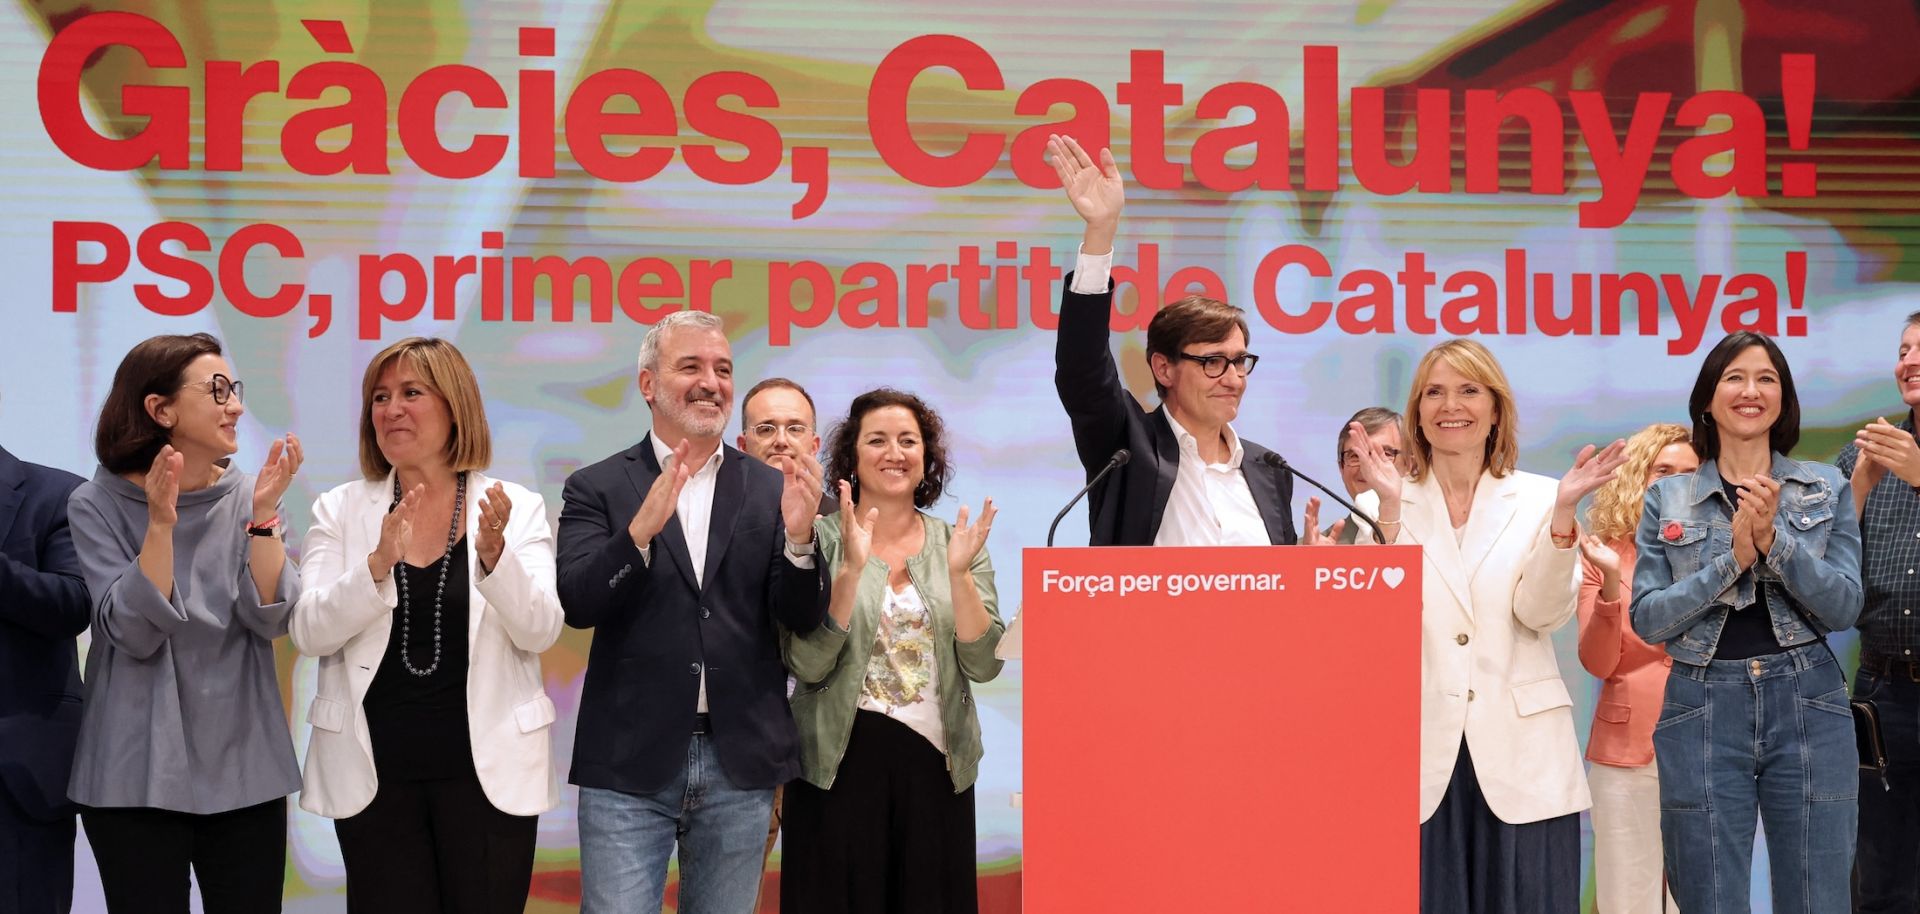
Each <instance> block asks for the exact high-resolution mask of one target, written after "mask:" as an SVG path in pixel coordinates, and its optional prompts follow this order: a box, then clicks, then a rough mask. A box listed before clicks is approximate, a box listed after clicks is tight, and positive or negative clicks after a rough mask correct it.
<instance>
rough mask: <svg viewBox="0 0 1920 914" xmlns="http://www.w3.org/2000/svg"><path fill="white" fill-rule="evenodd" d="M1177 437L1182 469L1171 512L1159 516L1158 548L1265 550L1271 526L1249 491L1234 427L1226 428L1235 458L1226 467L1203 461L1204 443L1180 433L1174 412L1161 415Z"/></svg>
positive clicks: (1169, 506) (1155, 540) (1169, 507)
mask: <svg viewBox="0 0 1920 914" xmlns="http://www.w3.org/2000/svg"><path fill="white" fill-rule="evenodd" d="M1161 415H1164V416H1166V417H1167V424H1168V425H1170V426H1172V427H1173V437H1174V439H1175V440H1177V441H1179V442H1180V468H1179V470H1178V471H1177V472H1176V473H1175V475H1174V479H1173V492H1172V494H1170V495H1168V496H1167V510H1166V511H1165V512H1163V513H1162V514H1161V515H1160V530H1159V532H1157V533H1155V534H1154V535H1153V544H1154V545H1155V546H1266V545H1270V544H1271V543H1272V542H1273V541H1272V540H1271V539H1269V538H1268V537H1267V522H1266V521H1265V520H1264V519H1262V518H1261V517H1260V507H1259V506H1258V505H1256V504H1254V503H1253V490H1252V489H1250V488H1248V487H1247V477H1246V474H1244V473H1242V472H1240V462H1241V460H1242V459H1243V458H1244V457H1245V456H1246V449H1245V448H1244V447H1242V446H1241V444H1240V436H1239V435H1236V434H1234V432H1233V426H1231V425H1229V426H1226V432H1227V441H1228V443H1229V444H1230V445H1231V446H1232V448H1233V452H1232V454H1231V455H1230V456H1229V457H1228V458H1227V462H1226V463H1208V462H1206V461H1205V460H1203V459H1202V458H1201V457H1200V442H1199V440H1198V439H1196V438H1194V437H1193V434H1192V433H1191V432H1188V431H1187V430H1186V429H1185V428H1182V427H1181V425H1180V422H1179V421H1178V420H1176V419H1174V418H1173V413H1172V412H1171V411H1167V410H1162V411H1161Z"/></svg>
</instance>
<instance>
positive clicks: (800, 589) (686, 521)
mask: <svg viewBox="0 0 1920 914" xmlns="http://www.w3.org/2000/svg"><path fill="white" fill-rule="evenodd" d="M639 386H640V394H641V396H642V397H644V398H645V399H646V401H647V404H648V406H649V407H650V408H651V412H652V416H653V429H652V431H650V432H649V433H648V434H647V435H646V436H645V437H644V438H643V439H641V441H640V443H639V444H636V445H634V446H633V447H631V448H628V449H627V450H625V451H622V452H620V453H618V454H615V455H613V456H611V457H608V458H607V459H605V460H602V461H600V462H599V463H596V464H594V465H592V466H589V467H585V468H583V469H581V470H579V471H578V472H576V473H574V474H573V475H572V476H570V477H568V479H567V483H566V487H565V489H564V491H563V494H562V497H563V499H564V501H565V506H564V507H563V508H562V510H561V514H560V535H559V576H560V601H561V605H562V607H563V608H564V609H565V610H566V614H567V624H568V625H571V626H573V627H575V628H593V629H594V630H595V632H594V639H593V646H592V648H591V649H590V652H589V654H588V662H587V673H586V682H585V686H584V688H583V690H582V694H581V697H580V714H579V722H578V726H577V729H576V731H575V736H574V752H573V774H572V777H571V780H572V782H573V783H574V784H577V785H579V787H580V806H579V823H580V876H581V900H580V901H581V910H582V911H583V912H587V914H594V912H602V914H610V912H614V911H626V910H634V909H657V908H658V907H659V905H660V904H661V902H662V899H663V897H664V894H665V890H666V871H667V860H668V859H669V858H670V857H672V856H673V854H674V852H675V851H676V850H677V851H678V852H679V858H680V892H679V910H680V911H682V912H687V914H701V912H709V911H725V912H737V911H744V910H747V906H748V905H749V904H751V903H752V902H753V897H754V893H755V892H756V891H757V890H758V888H759V884H760V871H761V863H762V857H761V856H759V855H756V854H755V853H754V851H757V850H760V847H761V841H760V838H761V836H763V835H764V834H765V831H766V827H767V820H768V818H769V817H770V816H771V815H772V811H773V789H774V787H775V786H777V785H779V784H783V783H785V782H786V781H788V780H791V779H793V778H794V777H796V776H798V775H799V773H800V766H799V736H798V733H797V732H796V731H795V729H794V724H793V716H792V714H791V713H790V712H789V711H788V709H787V696H786V681H787V674H786V669H785V668H784V667H783V666H782V665H781V663H780V649H779V644H778V642H777V640H776V638H775V635H774V631H775V628H774V622H775V620H778V621H779V623H780V624H781V625H784V626H786V627H787V628H789V629H791V630H794V631H809V630H811V629H812V628H814V627H815V626H817V625H819V624H820V620H821V619H823V618H824V617H825V616H826V609H827V602H826V601H827V590H826V588H825V587H823V586H822V582H821V580H820V577H819V572H818V570H817V569H816V568H815V567H814V565H815V563H814V560H813V518H814V512H815V509H816V508H817V507H818V506H819V503H820V495H821V484H820V479H819V477H818V475H817V474H815V473H806V472H803V471H802V469H801V467H800V466H798V465H796V464H795V463H794V462H793V461H785V464H786V465H785V466H784V467H783V468H782V469H774V468H772V467H770V466H768V465H766V464H763V463H761V462H760V461H757V460H753V459H751V458H749V457H748V456H747V455H746V454H743V453H741V452H740V451H738V450H735V449H733V448H730V447H726V446H724V445H723V444H722V443H721V440H720V439H721V435H722V434H723V433H724V432H725V430H726V427H727V419H728V414H729V413H730V412H731V411H732V407H733V353H732V349H731V347H730V346H729V345H728V343H727V337H726V334H725V333H724V332H722V329H721V323H720V319H719V318H717V317H715V316H713V315H712V314H708V313H704V312H698V311H683V312H677V313H674V314H671V315H668V316H667V317H666V318H664V319H662V320H661V321H660V322H659V323H657V324H655V325H654V326H653V327H652V328H651V329H650V330H649V331H648V332H647V336H646V339H645V340H644V341H643V342H642V343H641V345H640V358H639Z"/></svg>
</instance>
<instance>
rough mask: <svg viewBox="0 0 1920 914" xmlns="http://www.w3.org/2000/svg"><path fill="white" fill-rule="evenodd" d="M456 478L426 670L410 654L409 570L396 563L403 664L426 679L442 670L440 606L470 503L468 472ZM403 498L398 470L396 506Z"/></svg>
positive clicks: (434, 597)
mask: <svg viewBox="0 0 1920 914" xmlns="http://www.w3.org/2000/svg"><path fill="white" fill-rule="evenodd" d="M457 479H458V482H456V483H455V485H454V493H453V524H452V526H451V528H450V529H448V530H447V554H446V555H443V556H441V557H440V583H439V585H438V586H436V587H435V588H434V589H433V663H432V664H431V665H429V666H428V667H427V668H426V669H424V670H423V669H420V668H418V667H415V666H414V665H413V658H412V657H410V656H408V655H407V650H408V648H409V647H410V645H409V643H408V642H409V639H408V635H409V634H410V633H412V631H413V614H412V613H411V612H410V607H409V606H408V601H407V574H406V569H405V568H402V567H400V565H395V566H394V568H393V576H394V578H395V579H396V580H398V581H399V584H400V663H401V665H403V666H405V667H406V668H407V672H409V673H412V674H413V675H415V676H420V677H423V678H424V677H427V676H432V675H433V673H434V671H435V670H438V669H440V605H441V602H442V600H443V599H444V598H445V596H446V593H447V569H448V568H451V567H452V566H453V544H454V543H456V542H458V541H459V540H460V511H461V509H463V508H465V507H466V504H467V474H466V473H465V472H461V473H460V474H458V477H457ZM400 498H401V494H400V474H399V473H395V474H393V505H394V507H398V506H399V504H400ZM387 510H389V511H391V510H393V508H392V507H390V508H388V509H387ZM405 563H406V558H405V557H402V558H401V560H400V564H405Z"/></svg>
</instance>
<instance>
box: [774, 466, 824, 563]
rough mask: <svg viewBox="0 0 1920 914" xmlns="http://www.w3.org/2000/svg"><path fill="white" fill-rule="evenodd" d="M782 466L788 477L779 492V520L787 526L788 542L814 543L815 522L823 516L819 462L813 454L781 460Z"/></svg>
mask: <svg viewBox="0 0 1920 914" xmlns="http://www.w3.org/2000/svg"><path fill="white" fill-rule="evenodd" d="M779 465H780V472H781V474H782V475H784V476H785V477H786V479H785V482H784V485H783V487H782V488H781V490H780V517H781V519H782V520H785V521H786V524H787V539H789V540H792V541H793V542H795V543H801V544H805V543H811V542H813V519H814V518H815V517H818V516H819V515H820V493H821V491H822V486H823V484H822V481H821V469H820V461H818V460H815V459H814V457H813V455H812V454H798V455H796V456H794V457H789V458H783V459H781V460H780V462H779Z"/></svg>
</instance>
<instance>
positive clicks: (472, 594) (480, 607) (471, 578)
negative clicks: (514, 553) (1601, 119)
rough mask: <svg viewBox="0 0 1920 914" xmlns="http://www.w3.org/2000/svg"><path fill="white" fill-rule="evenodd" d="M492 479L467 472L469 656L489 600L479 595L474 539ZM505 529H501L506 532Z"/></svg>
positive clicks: (478, 569)
mask: <svg viewBox="0 0 1920 914" xmlns="http://www.w3.org/2000/svg"><path fill="white" fill-rule="evenodd" d="M490 485H493V480H491V479H488V478H487V476H486V474H484V473H480V472H478V471H474V472H470V473H468V474H467V504H466V507H465V508H464V509H463V510H465V511H466V519H465V523H466V526H467V536H466V543H467V656H468V657H469V658H471V657H472V656H473V646H474V645H475V644H478V643H479V642H480V617H481V616H482V615H485V614H486V606H487V601H486V598H485V597H482V596H480V550H479V549H478V548H476V547H475V546H474V541H476V540H478V539H479V538H480V496H481V495H484V494H486V491H487V487H488V486H490ZM505 532H506V531H504V530H503V531H501V533H502V534H503V535H504V534H505Z"/></svg>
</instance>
